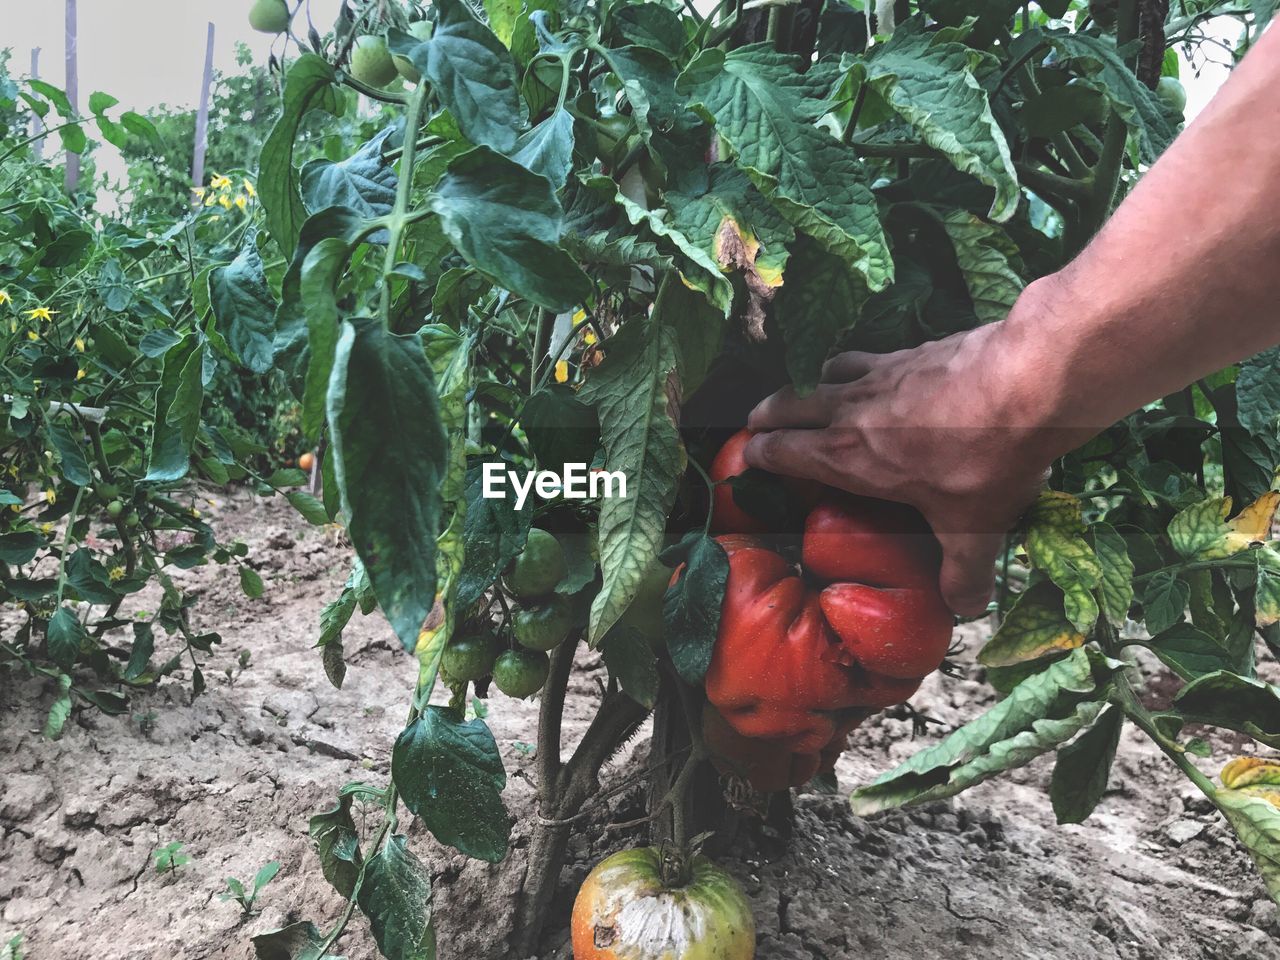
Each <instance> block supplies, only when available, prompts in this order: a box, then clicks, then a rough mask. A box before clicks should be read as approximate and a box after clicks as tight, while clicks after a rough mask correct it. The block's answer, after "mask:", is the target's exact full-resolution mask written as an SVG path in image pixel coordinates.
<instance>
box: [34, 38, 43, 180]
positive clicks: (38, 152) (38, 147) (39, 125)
mask: <svg viewBox="0 0 1280 960" xmlns="http://www.w3.org/2000/svg"><path fill="white" fill-rule="evenodd" d="M31 79H32V80H39V79H40V48H39V47H32V48H31ZM42 133H44V121H43V120H41V119H40V114H38V113H32V114H31V136H33V137H38V136H40V134H42ZM31 152H32V153H33V154H35V158H36V159H37V160H43V159H44V140H43V139H40V140H37V141H35V142H34V143H33V144H31Z"/></svg>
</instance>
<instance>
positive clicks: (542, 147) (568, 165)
mask: <svg viewBox="0 0 1280 960" xmlns="http://www.w3.org/2000/svg"><path fill="white" fill-rule="evenodd" d="M511 159H512V160H514V161H515V162H516V163H518V164H520V166H522V167H526V168H528V169H529V170H532V171H533V172H534V173H536V174H537V175H538V176H540V177H546V178H547V179H548V180H550V181H551V186H552V187H554V188H555V189H557V190H559V189H560V188H561V187H563V186H564V182H565V179H566V178H567V177H568V176H569V171H570V170H572V169H573V115H572V114H571V113H569V111H568V110H556V111H555V112H554V113H553V114H551V116H549V117H547V119H545V120H543V121H542V122H541V123H539V124H538V125H537V126H536V127H534V128H533V129H532V130H530V131H529V132H528V133H522V134H521V135H520V139H519V140H517V141H516V146H515V150H514V151H513V152H512V153H511Z"/></svg>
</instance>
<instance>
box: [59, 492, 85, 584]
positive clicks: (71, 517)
mask: <svg viewBox="0 0 1280 960" xmlns="http://www.w3.org/2000/svg"><path fill="white" fill-rule="evenodd" d="M83 496H84V487H76V498H75V500H73V501H72V502H71V512H70V513H68V514H67V529H66V530H65V531H64V532H63V534H62V555H61V556H60V557H59V558H58V600H57V605H58V606H59V607H61V606H62V595H63V593H64V592H65V591H66V587H67V551H68V550H70V549H71V528H72V527H74V526H75V525H76V514H77V513H79V512H80V499H81V498H82V497H83Z"/></svg>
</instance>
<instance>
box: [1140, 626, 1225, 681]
mask: <svg viewBox="0 0 1280 960" xmlns="http://www.w3.org/2000/svg"><path fill="white" fill-rule="evenodd" d="M1142 645H1143V646H1144V647H1147V648H1148V649H1150V650H1151V651H1152V652H1154V653H1155V655H1156V656H1157V657H1159V658H1160V659H1161V661H1162V662H1163V663H1164V664H1165V665H1166V666H1168V667H1169V669H1171V670H1172V671H1173V672H1174V673H1176V674H1177V675H1178V676H1180V677H1181V678H1182V679H1183V680H1194V679H1195V678H1196V677H1201V676H1204V675H1205V674H1207V673H1214V672H1216V671H1219V670H1230V669H1232V668H1233V667H1234V666H1235V658H1234V657H1232V656H1231V653H1230V651H1228V650H1227V648H1226V647H1224V646H1223V645H1222V644H1221V643H1219V642H1218V641H1217V640H1216V639H1214V638H1213V637H1212V636H1211V635H1209V634H1208V633H1205V632H1204V631H1203V630H1200V629H1197V628H1196V627H1193V626H1192V625H1191V624H1189V623H1175V624H1173V625H1172V626H1171V627H1169V628H1167V629H1165V630H1162V631H1161V632H1160V633H1158V634H1156V635H1155V636H1154V637H1152V638H1151V639H1150V640H1146V641H1143V642H1142Z"/></svg>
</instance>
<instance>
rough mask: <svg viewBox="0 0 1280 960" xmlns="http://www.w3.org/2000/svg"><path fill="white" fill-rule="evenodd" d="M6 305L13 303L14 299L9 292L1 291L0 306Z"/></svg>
mask: <svg viewBox="0 0 1280 960" xmlns="http://www.w3.org/2000/svg"><path fill="white" fill-rule="evenodd" d="M6 303H13V297H11V296H9V291H8V290H0V306H4V305H5V304H6Z"/></svg>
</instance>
